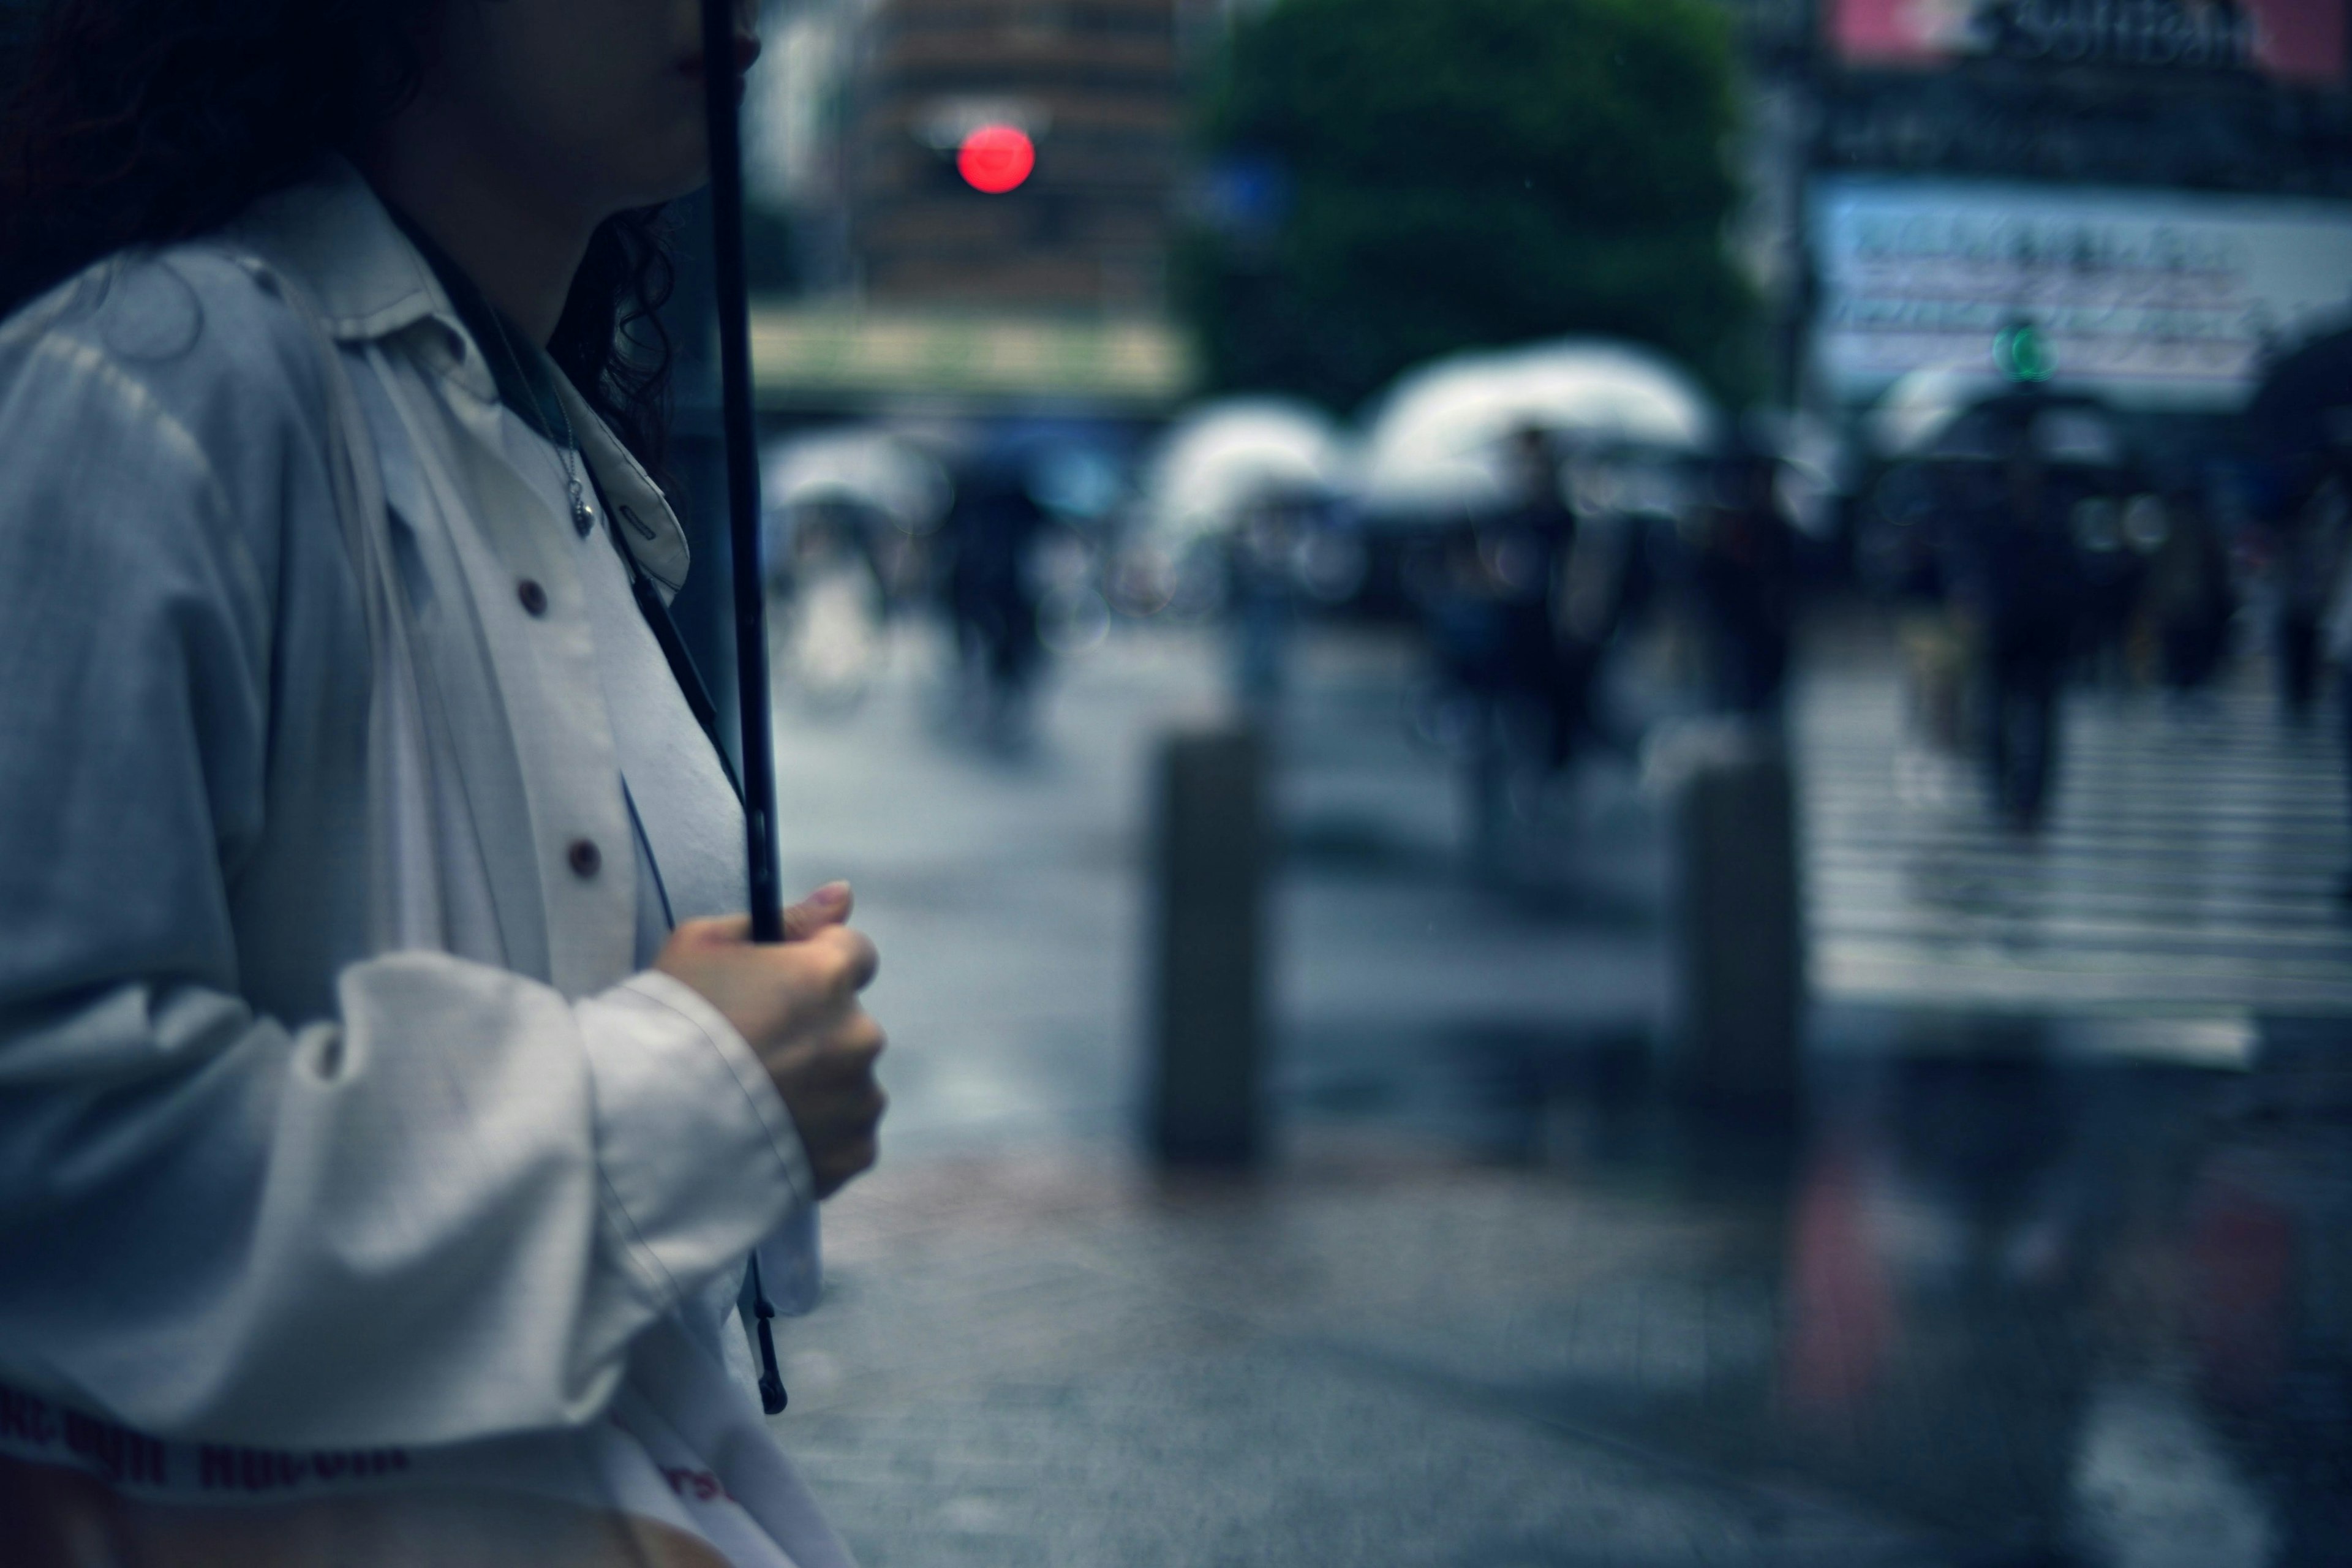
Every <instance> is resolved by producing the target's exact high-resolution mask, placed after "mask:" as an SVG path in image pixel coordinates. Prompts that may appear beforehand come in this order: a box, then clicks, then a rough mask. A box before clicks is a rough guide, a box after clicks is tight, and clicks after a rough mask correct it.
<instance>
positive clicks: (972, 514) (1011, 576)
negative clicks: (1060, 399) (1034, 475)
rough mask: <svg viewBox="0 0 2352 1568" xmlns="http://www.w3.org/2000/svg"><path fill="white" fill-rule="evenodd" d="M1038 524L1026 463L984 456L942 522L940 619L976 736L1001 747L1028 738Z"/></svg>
mask: <svg viewBox="0 0 2352 1568" xmlns="http://www.w3.org/2000/svg"><path fill="white" fill-rule="evenodd" d="M1045 525H1046V517H1045V508H1044V507H1043V506H1041V505H1039V504H1038V502H1037V499H1036V497H1035V496H1034V495H1033V494H1031V493H1030V487H1029V475H1028V470H1027V465H1026V464H1025V463H1024V462H1022V461H1020V460H1018V459H1017V458H1015V457H1013V456H1012V455H1010V454H992V455H989V456H986V457H983V458H982V459H981V460H980V461H978V462H977V463H975V464H973V465H972V466H971V468H969V469H968V470H967V471H966V472H965V473H964V474H963V475H962V477H961V479H959V480H958V482H957V485H956V494H955V501H954V504H953V505H951V506H950V508H949V509H948V516H947V521H946V523H945V524H944V526H943V527H942V528H941V530H940V544H941V546H942V548H943V549H944V550H945V551H946V556H947V559H946V579H945V583H944V587H945V590H946V595H947V605H948V619H949V624H950V626H952V628H953V629H954V633H955V641H956V651H957V654H958V657H959V658H960V659H961V668H962V670H963V673H964V686H965V690H966V692H967V693H968V694H969V696H970V698H971V702H972V705H973V716H974V718H975V721H976V722H977V725H978V728H979V730H980V732H981V734H982V736H983V737H984V738H986V739H987V740H989V741H990V742H993V743H995V744H998V745H1004V746H1011V745H1017V744H1019V743H1020V742H1022V741H1023V740H1024V738H1025V736H1026V733H1027V729H1028V723H1029V696H1030V689H1031V687H1032V685H1033V684H1034V681H1035V679H1036V676H1037V672H1038V668H1039V667H1040V666H1041V665H1042V664H1043V663H1044V662H1045V641H1044V638H1043V637H1041V636H1040V633H1039V626H1038V621H1037V611H1038V603H1039V595H1038V592H1037V581H1036V572H1035V570H1034V561H1033V559H1032V558H1033V556H1034V552H1035V550H1036V547H1037V543H1038V540H1039V537H1040V536H1041V535H1042V534H1043V533H1044V532H1045Z"/></svg>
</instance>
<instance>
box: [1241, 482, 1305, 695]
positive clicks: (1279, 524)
mask: <svg viewBox="0 0 2352 1568" xmlns="http://www.w3.org/2000/svg"><path fill="white" fill-rule="evenodd" d="M1305 504H1306V503H1304V502H1303V501H1302V500H1299V499H1297V498H1294V497H1289V496H1285V495H1283V494H1281V493H1279V492H1269V493H1266V494H1262V495H1258V496H1255V497H1253V498H1252V499H1251V500H1249V501H1248V502H1247V503H1246V504H1244V506H1243V507H1242V509H1241V515H1240V516H1239V517H1238V518H1236V519H1235V520H1234V527H1233V531H1232V533H1231V534H1230V535H1229V536H1228V538H1227V541H1226V579H1227V591H1226V597H1225V604H1226V609H1227V611H1228V613H1229V614H1230V615H1231V616H1232V617H1233V632H1234V689H1235V691H1236V693H1237V694H1238V696H1239V697H1240V699H1241V703H1242V706H1243V708H1244V710H1247V711H1249V712H1251V713H1255V714H1257V715H1259V716H1260V717H1262V718H1271V717H1272V716H1273V715H1274V714H1275V712H1276V710H1277V709H1278V708H1279V707H1280V705H1281V701H1282V690H1283V685H1284V678H1285V676H1286V671H1287V667H1288V665H1289V661H1290V660H1289V653H1290V638H1291V631H1292V627H1293V624H1294V623H1295V622H1296V620H1297V615H1298V605H1297V597H1298V595H1297V569H1296V566H1295V565H1294V563H1295V562H1296V561H1297V554H1298V544H1299V542H1300V538H1301V529H1300V526H1299V524H1300V513H1301V510H1303V508H1304V505H1305Z"/></svg>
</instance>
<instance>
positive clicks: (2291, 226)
mask: <svg viewBox="0 0 2352 1568" xmlns="http://www.w3.org/2000/svg"><path fill="white" fill-rule="evenodd" d="M1811 231H1812V232H1811V240H1812V246H1813V253H1814V258H1815V263H1816V266H1817V267H1818V268H1819V276H1820V279H1821V300H1820V309H1819V313H1818V315H1817V317H1816V339H1815V346H1816V352H1817V354H1818V363H1819V364H1820V367H1821V370H1822V374H1824V376H1825V377H1826V379H1827V381H1828V384H1829V386H1830V389H1831V390H1832V393H1833V395H1836V396H1837V397H1838V398H1839V399H1840V400H1841V401H1843V402H1846V403H1858V402H1863V401H1866V400H1868V399H1871V398H1873V397H1875V396H1876V395H1878V394H1880V393H1882V392H1884V391H1885V389H1886V388H1887V387H1888V386H1890V385H1892V384H1894V383H1895V382H1896V381H1898V380H1900V379H1901V378H1902V377H1903V376H1905V375H1906V374H1910V373H1912V372H1914V371H1920V370H1948V369H1958V370H1971V371H1981V372H1983V373H1985V374H1992V372H1993V370H1994V363H1993V344H1994V340H1995V339H1996V338H1998V337H1999V336H2000V332H2001V331H2002V330H2003V329H2004V328H2005V327H2007V326H2010V325H2011V324H2013V323H2015V322H2017V321H2033V322H2035V323H2037V324H2038V325H2040V326H2041V327H2042V329H2043V331H2044V333H2045V335H2046V338H2047V340H2048V342H2050V344H2051V346H2052V348H2053V352H2054V353H2055V355H2056V360H2057V373H2058V375H2059V377H2060V379H2061V380H2062V381H2063V382H2065V383H2066V384H2070V385H2073V386H2075V387H2078V388H2081V389H2082V390H2084V391H2090V392H2096V393H2100V394H2102V395H2106V396H2109V397H2112V398H2114V399H2116V401H2118V402H2121V403H2125V404H2128V405H2137V406H2144V407H2174V408H2196V409H2216V410H2226V409H2230V408H2233V407H2235V406H2237V405H2239V404H2240V403H2241V402H2242V400H2243V399H2244V398H2245V396H2246V395H2248V394H2249V393H2250V392H2251V391H2252V386H2253V384H2254V379H2255V376H2256V374H2257V373H2258V367H2259V363H2260V361H2261V358H2262V355H2263V352H2264V350H2265V348H2266V347H2267V346H2268V345H2270V344H2273V343H2277V342H2294V341H2295V340H2296V339H2298V338H2300V337H2301V336H2303V335H2305V334H2306V333H2308V332H2311V331H2315V330H2316V329H2319V328H2321V327H2323V326H2326V325H2331V324H2341V323H2342V322H2344V321H2347V319H2352V204H2346V203H2330V202H2319V201H2303V200H2288V199H2281V198H2273V197H2252V196H2221V195H2189V194H2185V193H2176V192H2162V191H2140V190H2126V189H2084V188H2064V189H2060V188H2055V187H2051V186H2042V185H2011V184H1993V183H1978V182H1963V181H1944V180H1922V179H1897V178H1891V177H1866V176H1845V177H1832V178H1824V179H1822V180H1820V181H1819V182H1817V183H1816V184H1815V185H1814V188H1813V192H1812V196H1811Z"/></svg>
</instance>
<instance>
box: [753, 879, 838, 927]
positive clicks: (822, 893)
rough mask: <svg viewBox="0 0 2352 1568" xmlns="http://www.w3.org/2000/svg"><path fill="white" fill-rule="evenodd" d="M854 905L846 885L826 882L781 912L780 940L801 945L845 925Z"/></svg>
mask: <svg viewBox="0 0 2352 1568" xmlns="http://www.w3.org/2000/svg"><path fill="white" fill-rule="evenodd" d="M856 904H857V895H856V892H855V891H854V890H852V889H851V888H850V886H849V884H848V883H846V882H827V883H826V884H825V885H824V887H822V888H819V889H817V890H816V891H815V892H814V893H811V894H810V895H809V896H808V897H807V898H805V899H803V900H801V901H800V902H799V903H797V904H794V905H793V907H792V908H791V909H788V910H785V911H784V940H785V941H786V942H805V941H806V940H807V939H809V938H810V937H813V936H814V935H815V934H816V933H817V932H819V931H823V930H824V929H825V928H827V927H828V926H837V925H846V924H847V923H848V922H849V914H850V911H851V910H853V909H855V908H856ZM749 929H750V928H749V926H748V925H747V926H746V928H745V930H746V931H749Z"/></svg>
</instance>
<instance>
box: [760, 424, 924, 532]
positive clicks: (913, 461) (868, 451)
mask: <svg viewBox="0 0 2352 1568" xmlns="http://www.w3.org/2000/svg"><path fill="white" fill-rule="evenodd" d="M764 468H765V473H764V480H765V486H764V488H765V490H766V494H767V500H768V505H769V506H770V507H771V508H772V509H774V510H789V509H791V508H793V507H800V506H811V505H815V504H818V503H822V502H847V503H850V504H853V505H859V506H866V507H870V508H872V509H873V510H877V511H879V512H881V513H882V514H884V515H885V516H887V517H888V518H889V519H890V521H893V522H895V523H896V524H898V526H899V527H900V528H902V529H904V530H906V531H908V532H909V533H922V532H926V531H929V530H930V529H931V528H933V527H935V526H937V524H938V523H939V521H940V518H941V517H943V516H944V515H945V514H946V512H947V509H948V502H949V500H950V497H951V495H952V491H951V489H950V486H949V483H948V477H947V472H946V470H945V469H943V468H940V465H939V464H938V463H937V462H936V461H934V460H933V459H932V458H930V457H929V455H928V454H927V453H925V452H924V451H922V450H921V449H920V448H919V447H916V446H914V445H913V444H912V443H910V442H908V441H906V440H904V439H901V438H900V437H898V436H895V435H893V434H891V433H890V432H889V431H887V430H877V429H875V428H873V427H871V426H851V427H848V428H844V429H835V430H822V431H817V432H815V433H813V434H811V435H806V436H795V437H789V438H787V439H785V440H783V441H780V442H778V443H776V444H775V445H774V446H772V447H769V448H768V452H767V458H766V462H765V465H764Z"/></svg>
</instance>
